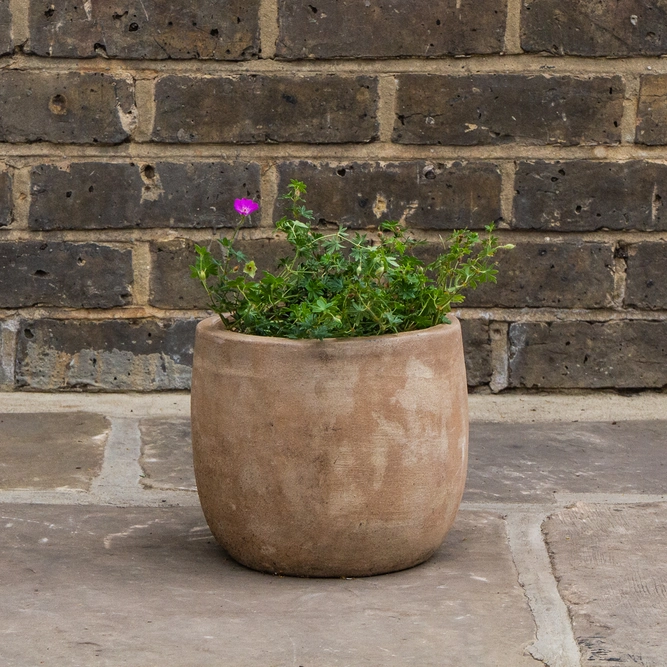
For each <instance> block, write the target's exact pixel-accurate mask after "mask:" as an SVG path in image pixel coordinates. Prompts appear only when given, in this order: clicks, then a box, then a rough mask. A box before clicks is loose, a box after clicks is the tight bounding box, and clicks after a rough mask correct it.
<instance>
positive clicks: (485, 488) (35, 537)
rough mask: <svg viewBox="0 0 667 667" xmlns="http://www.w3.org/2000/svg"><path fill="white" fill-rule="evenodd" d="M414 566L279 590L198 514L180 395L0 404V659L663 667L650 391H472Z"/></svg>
mask: <svg viewBox="0 0 667 667" xmlns="http://www.w3.org/2000/svg"><path fill="white" fill-rule="evenodd" d="M471 419H472V424H471V442H470V472H469V478H468V485H467V489H466V494H465V496H464V502H463V505H462V507H461V511H460V512H459V516H458V518H457V520H456V523H455V525H454V527H453V529H452V530H451V531H450V533H449V534H448V536H447V538H446V540H445V542H444V544H443V545H442V547H441V549H440V550H439V551H438V552H437V553H436V555H435V556H434V557H433V558H432V559H431V560H430V561H429V562H427V563H425V564H424V565H421V566H419V567H416V568H413V569H411V570H407V571H405V572H399V573H395V574H390V575H384V576H380V577H371V578H367V579H336V580H326V579H293V578H289V577H274V576H270V575H265V574H259V573H256V572H252V571H250V570H247V569H245V568H244V567H242V566H240V565H238V564H236V563H234V562H233V561H232V560H231V559H229V558H228V557H227V555H226V554H225V553H224V552H223V550H222V549H220V548H219V547H218V546H217V545H216V544H215V542H214V540H213V539H212V537H211V535H210V533H209V531H208V528H207V527H206V523H205V521H204V518H203V516H202V514H201V510H200V509H199V506H198V502H197V496H196V491H195V490H194V477H193V473H192V468H191V463H190V453H189V447H190V443H189V437H190V435H189V422H188V396H187V395H184V394H163V395H81V394H78V395H73V394H70V395H64V394H61V395H52V394H51V395H44V394H25V393H22V394H0V665H1V666H7V667H12V666H20V667H24V666H30V667H32V666H33V665H53V666H54V667H56V666H57V667H60V666H61V665H81V666H88V665H103V666H107V665H108V666H116V665H123V666H125V665H128V666H137V667H149V666H153V665H169V666H170V667H181V666H182V667H198V666H199V665H201V666H204V665H207V666H208V665H224V666H227V665H229V666H230V667H245V666H248V667H252V666H262V667H264V666H269V667H270V666H273V665H276V666H283V665H286V666H294V667H298V666H299V665H301V666H303V667H329V666H338V665H340V666H348V665H349V666H353V667H354V666H356V665H372V666H384V665H387V666H394V665H395V666H399V665H400V666H403V665H405V666H413V665H414V666H430V665H433V666H450V665H451V666H452V667H485V666H487V665H488V666H494V667H522V666H523V665H549V666H551V667H574V666H575V665H577V666H579V665H586V666H591V667H598V666H601V665H609V664H610V663H611V664H618V665H633V667H636V666H637V665H645V666H647V667H648V666H650V667H664V666H665V665H667V632H665V630H664V629H665V627H666V625H667V556H665V554H667V396H666V395H661V394H644V395H639V396H633V397H631V398H623V397H619V396H613V395H605V396H576V397H558V396H530V397H517V396H509V397H505V396H473V397H471Z"/></svg>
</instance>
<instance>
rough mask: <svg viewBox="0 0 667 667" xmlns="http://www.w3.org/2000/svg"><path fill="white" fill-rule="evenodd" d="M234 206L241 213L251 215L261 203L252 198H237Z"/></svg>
mask: <svg viewBox="0 0 667 667" xmlns="http://www.w3.org/2000/svg"><path fill="white" fill-rule="evenodd" d="M234 208H235V209H236V212H237V213H238V214H239V215H250V214H251V213H254V212H255V211H256V210H257V209H258V208H259V204H258V203H257V202H254V201H253V200H252V199H235V200H234Z"/></svg>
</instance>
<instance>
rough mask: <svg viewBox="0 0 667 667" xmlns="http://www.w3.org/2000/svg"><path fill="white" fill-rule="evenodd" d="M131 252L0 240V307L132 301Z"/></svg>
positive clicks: (101, 304)
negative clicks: (0, 241)
mask: <svg viewBox="0 0 667 667" xmlns="http://www.w3.org/2000/svg"><path fill="white" fill-rule="evenodd" d="M131 292H132V251H130V250H119V249H117V248H110V247H108V246H103V245H98V244H97V243H67V242H62V241H53V242H48V243H47V242H41V241H11V242H2V243H0V308H20V307H26V306H61V307H71V308H111V307H113V306H123V305H126V304H128V303H130V302H131V298H132V295H131Z"/></svg>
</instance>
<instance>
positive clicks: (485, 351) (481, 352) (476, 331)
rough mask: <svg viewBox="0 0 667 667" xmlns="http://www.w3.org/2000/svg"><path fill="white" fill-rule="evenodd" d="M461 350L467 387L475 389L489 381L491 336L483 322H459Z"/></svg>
mask: <svg viewBox="0 0 667 667" xmlns="http://www.w3.org/2000/svg"><path fill="white" fill-rule="evenodd" d="M461 331H462V333H463V349H464V351H465V359H466V375H467V376H468V386H470V387H477V386H479V385H484V384H488V383H489V382H490V381H491V375H492V365H491V336H490V334H489V323H488V322H485V321H484V320H461Z"/></svg>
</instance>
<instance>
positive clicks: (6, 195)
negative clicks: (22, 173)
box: [0, 171, 12, 228]
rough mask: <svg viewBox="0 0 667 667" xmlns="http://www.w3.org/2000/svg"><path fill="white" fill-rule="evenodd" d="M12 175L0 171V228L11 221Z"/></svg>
mask: <svg viewBox="0 0 667 667" xmlns="http://www.w3.org/2000/svg"><path fill="white" fill-rule="evenodd" d="M11 189H12V177H11V176H10V175H9V173H8V172H6V171H0V228H2V227H7V226H8V225H10V224H11V222H12V191H11Z"/></svg>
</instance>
